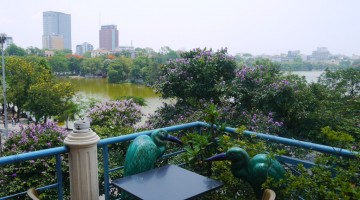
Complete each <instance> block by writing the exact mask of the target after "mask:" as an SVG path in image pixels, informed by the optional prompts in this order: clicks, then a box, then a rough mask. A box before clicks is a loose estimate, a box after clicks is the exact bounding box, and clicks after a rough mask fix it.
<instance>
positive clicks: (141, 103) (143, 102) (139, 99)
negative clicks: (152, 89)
mask: <svg viewBox="0 0 360 200" xmlns="http://www.w3.org/2000/svg"><path fill="white" fill-rule="evenodd" d="M130 99H132V100H133V101H134V102H135V103H136V104H138V105H139V106H146V105H147V104H146V100H145V99H144V98H143V97H137V96H121V97H117V98H116V99H115V100H118V101H121V100H130Z"/></svg>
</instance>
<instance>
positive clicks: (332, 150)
mask: <svg viewBox="0 0 360 200" xmlns="http://www.w3.org/2000/svg"><path fill="white" fill-rule="evenodd" d="M204 127H210V125H209V124H207V123H204V122H191V123H187V124H181V125H177V126H171V127H165V128H163V129H165V130H166V131H168V132H174V131H180V130H187V129H191V128H197V130H198V131H199V130H200V131H201V128H204ZM153 131H154V130H148V131H142V132H137V133H133V134H129V135H123V136H118V137H113V138H106V139H102V140H100V141H99V143H98V144H97V145H98V147H99V148H103V159H104V160H103V164H104V183H105V184H104V187H105V191H109V190H110V184H109V173H111V172H114V171H117V170H120V169H122V168H123V166H120V167H116V168H113V169H109V154H108V145H110V144H115V143H120V142H125V141H130V140H133V139H135V138H136V137H137V136H139V135H149V134H150V133H152V132H153ZM225 131H226V132H229V133H236V129H235V128H230V127H227V128H225ZM244 134H245V135H247V136H256V137H257V138H261V139H264V140H266V141H269V142H276V143H280V144H285V145H289V146H295V147H300V148H306V149H311V150H314V151H319V152H323V153H327V154H332V155H338V156H346V157H353V156H354V155H358V154H359V152H351V151H348V150H345V149H340V148H336V147H330V146H325V145H320V144H315V143H311V142H305V141H300V140H294V139H288V138H284V137H278V136H273V135H269V134H264V133H256V132H252V131H244ZM68 152H69V149H68V148H67V147H66V146H63V147H56V148H51V149H45V150H40V151H34V152H29V153H23V154H18V155H12V156H7V157H0V166H4V165H7V164H12V163H16V162H24V161H26V160H33V159H38V158H43V157H49V156H56V176H57V183H56V184H51V185H48V186H44V187H41V188H38V190H40V191H41V190H46V189H52V188H57V189H58V195H59V197H58V199H62V198H63V188H62V184H60V183H61V182H62V173H61V155H60V154H65V153H68ZM182 152H183V151H178V152H173V153H170V154H167V155H164V156H163V157H165V158H167V157H171V156H174V155H177V154H179V153H182ZM277 159H278V160H279V161H282V162H286V163H290V164H292V163H293V164H295V163H302V164H303V165H304V166H305V167H307V166H308V167H310V166H312V165H313V163H311V162H307V161H302V160H299V159H296V158H291V157H286V156H279V157H277ZM25 193H26V192H22V193H18V194H14V195H11V196H7V197H1V198H0V200H1V199H8V198H11V197H15V196H20V195H24V194H25ZM105 199H109V193H108V192H105Z"/></svg>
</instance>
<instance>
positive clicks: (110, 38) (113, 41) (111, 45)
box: [99, 25, 119, 51]
mask: <svg viewBox="0 0 360 200" xmlns="http://www.w3.org/2000/svg"><path fill="white" fill-rule="evenodd" d="M99 41H100V45H99V46H100V49H106V50H109V51H113V50H115V48H116V47H118V46H119V31H118V30H117V27H116V25H105V26H101V30H100V31H99Z"/></svg>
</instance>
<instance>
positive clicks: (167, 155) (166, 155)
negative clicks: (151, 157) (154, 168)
mask: <svg viewBox="0 0 360 200" xmlns="http://www.w3.org/2000/svg"><path fill="white" fill-rule="evenodd" d="M184 152H186V151H185V150H180V151H176V152H173V153H169V154H165V155H163V156H162V157H161V158H160V159H163V158H168V157H171V156H176V155H178V154H181V153H184Z"/></svg>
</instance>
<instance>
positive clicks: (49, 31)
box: [43, 11, 71, 50]
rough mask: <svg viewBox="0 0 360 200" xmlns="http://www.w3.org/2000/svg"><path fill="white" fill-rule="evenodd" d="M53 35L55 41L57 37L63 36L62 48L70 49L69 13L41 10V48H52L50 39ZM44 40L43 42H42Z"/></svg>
mask: <svg viewBox="0 0 360 200" xmlns="http://www.w3.org/2000/svg"><path fill="white" fill-rule="evenodd" d="M53 36H54V37H55V40H56V42H57V41H58V38H59V37H62V38H63V48H65V49H70V50H71V15H70V14H65V13H61V12H54V11H47V12H43V48H44V49H50V50H52V49H53V47H52V46H51V45H50V44H51V43H49V42H46V41H50V40H49V38H50V39H51V38H52V37H53ZM44 41H45V42H44ZM60 46H61V45H60Z"/></svg>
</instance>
